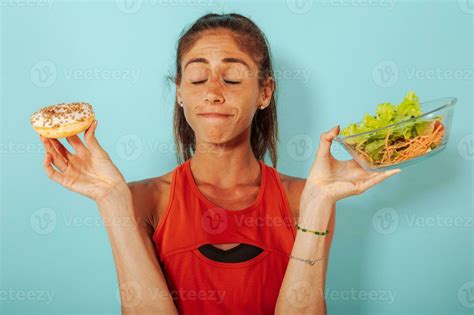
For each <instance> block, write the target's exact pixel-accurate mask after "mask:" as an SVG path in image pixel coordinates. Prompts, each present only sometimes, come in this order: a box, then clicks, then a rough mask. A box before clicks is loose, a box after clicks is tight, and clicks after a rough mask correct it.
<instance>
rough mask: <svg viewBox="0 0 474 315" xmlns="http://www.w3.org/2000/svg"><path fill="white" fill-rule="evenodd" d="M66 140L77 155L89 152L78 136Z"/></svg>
mask: <svg viewBox="0 0 474 315" xmlns="http://www.w3.org/2000/svg"><path fill="white" fill-rule="evenodd" d="M66 140H67V142H69V144H70V145H71V147H72V148H73V149H74V151H75V152H76V153H79V154H81V153H85V152H87V151H88V150H87V148H86V146H85V145H84V143H82V141H81V139H80V138H79V136H78V135H73V136H70V137H66Z"/></svg>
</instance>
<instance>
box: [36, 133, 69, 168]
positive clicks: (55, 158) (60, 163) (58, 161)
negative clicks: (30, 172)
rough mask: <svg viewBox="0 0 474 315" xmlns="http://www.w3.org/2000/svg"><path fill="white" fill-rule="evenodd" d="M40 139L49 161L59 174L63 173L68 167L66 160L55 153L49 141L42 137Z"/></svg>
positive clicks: (55, 150)
mask: <svg viewBox="0 0 474 315" xmlns="http://www.w3.org/2000/svg"><path fill="white" fill-rule="evenodd" d="M40 138H41V142H43V144H44V146H45V148H46V151H47V153H48V154H49V156H50V159H51V161H52V162H53V163H54V165H55V166H56V167H57V168H58V169H59V170H60V171H61V172H64V171H65V170H66V169H67V167H68V160H67V159H66V158H65V157H64V156H62V155H61V154H60V153H59V152H58V151H57V149H56V148H55V147H54V146H53V144H52V141H51V139H47V138H43V137H40ZM56 141H57V140H56Z"/></svg>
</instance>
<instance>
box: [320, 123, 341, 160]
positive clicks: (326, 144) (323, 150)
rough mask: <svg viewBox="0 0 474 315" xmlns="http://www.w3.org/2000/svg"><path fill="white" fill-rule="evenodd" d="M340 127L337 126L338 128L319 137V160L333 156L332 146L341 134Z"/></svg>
mask: <svg viewBox="0 0 474 315" xmlns="http://www.w3.org/2000/svg"><path fill="white" fill-rule="evenodd" d="M339 131H340V127H339V125H337V126H336V127H334V128H332V129H331V130H329V131H326V132H324V133H322V134H321V136H320V137H319V148H318V153H317V157H318V158H326V157H329V156H331V145H332V141H333V139H334V138H335V137H337V135H338V134H339Z"/></svg>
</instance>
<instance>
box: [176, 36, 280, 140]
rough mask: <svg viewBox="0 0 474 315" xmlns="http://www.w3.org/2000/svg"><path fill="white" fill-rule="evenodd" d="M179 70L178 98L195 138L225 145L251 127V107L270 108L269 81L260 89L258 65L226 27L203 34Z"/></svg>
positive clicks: (270, 83)
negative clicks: (180, 71) (220, 30)
mask: <svg viewBox="0 0 474 315" xmlns="http://www.w3.org/2000/svg"><path fill="white" fill-rule="evenodd" d="M181 70H182V78H181V82H180V84H179V85H177V97H178V102H183V109H184V115H185V117H186V121H187V122H188V124H189V125H190V126H191V128H192V129H193V130H194V133H195V135H196V141H204V142H209V143H215V144H220V143H226V142H228V141H230V140H232V139H234V138H236V137H237V136H239V135H241V134H242V133H243V132H244V131H246V130H249V128H250V126H251V123H252V119H253V116H254V114H255V111H256V110H260V109H258V107H259V106H260V105H263V106H265V107H266V106H268V104H269V103H270V99H271V94H272V93H273V90H274V83H273V80H272V79H269V80H267V81H266V83H265V86H264V87H262V88H260V87H259V84H258V68H257V65H256V64H255V62H254V61H253V60H252V58H251V57H250V56H249V55H247V54H246V53H244V52H242V51H241V50H240V49H239V48H238V46H237V45H236V43H235V42H234V40H233V38H232V37H231V35H230V34H229V33H227V32H225V31H223V32H219V33H216V32H213V33H206V34H204V35H203V36H201V38H200V39H199V40H198V41H197V42H196V43H195V44H194V46H193V47H192V48H191V49H190V50H189V51H188V52H187V53H186V54H185V55H184V56H183V58H182V61H181ZM263 110H265V109H263ZM208 113H219V114H222V115H220V116H211V115H205V114H208Z"/></svg>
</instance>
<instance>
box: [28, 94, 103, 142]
mask: <svg viewBox="0 0 474 315" xmlns="http://www.w3.org/2000/svg"><path fill="white" fill-rule="evenodd" d="M94 119H95V115H94V112H93V110H92V105H90V104H88V103H84V102H77V103H61V104H57V105H51V106H46V107H43V108H41V109H40V110H38V111H37V112H35V113H33V114H32V115H31V117H30V122H31V124H32V125H33V129H34V130H35V131H36V132H37V133H39V134H40V135H41V136H43V137H45V138H55V139H57V138H64V137H70V136H73V135H75V134H78V133H81V132H83V131H84V130H86V129H87V128H89V126H90V125H91V124H92V122H93V121H94Z"/></svg>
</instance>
